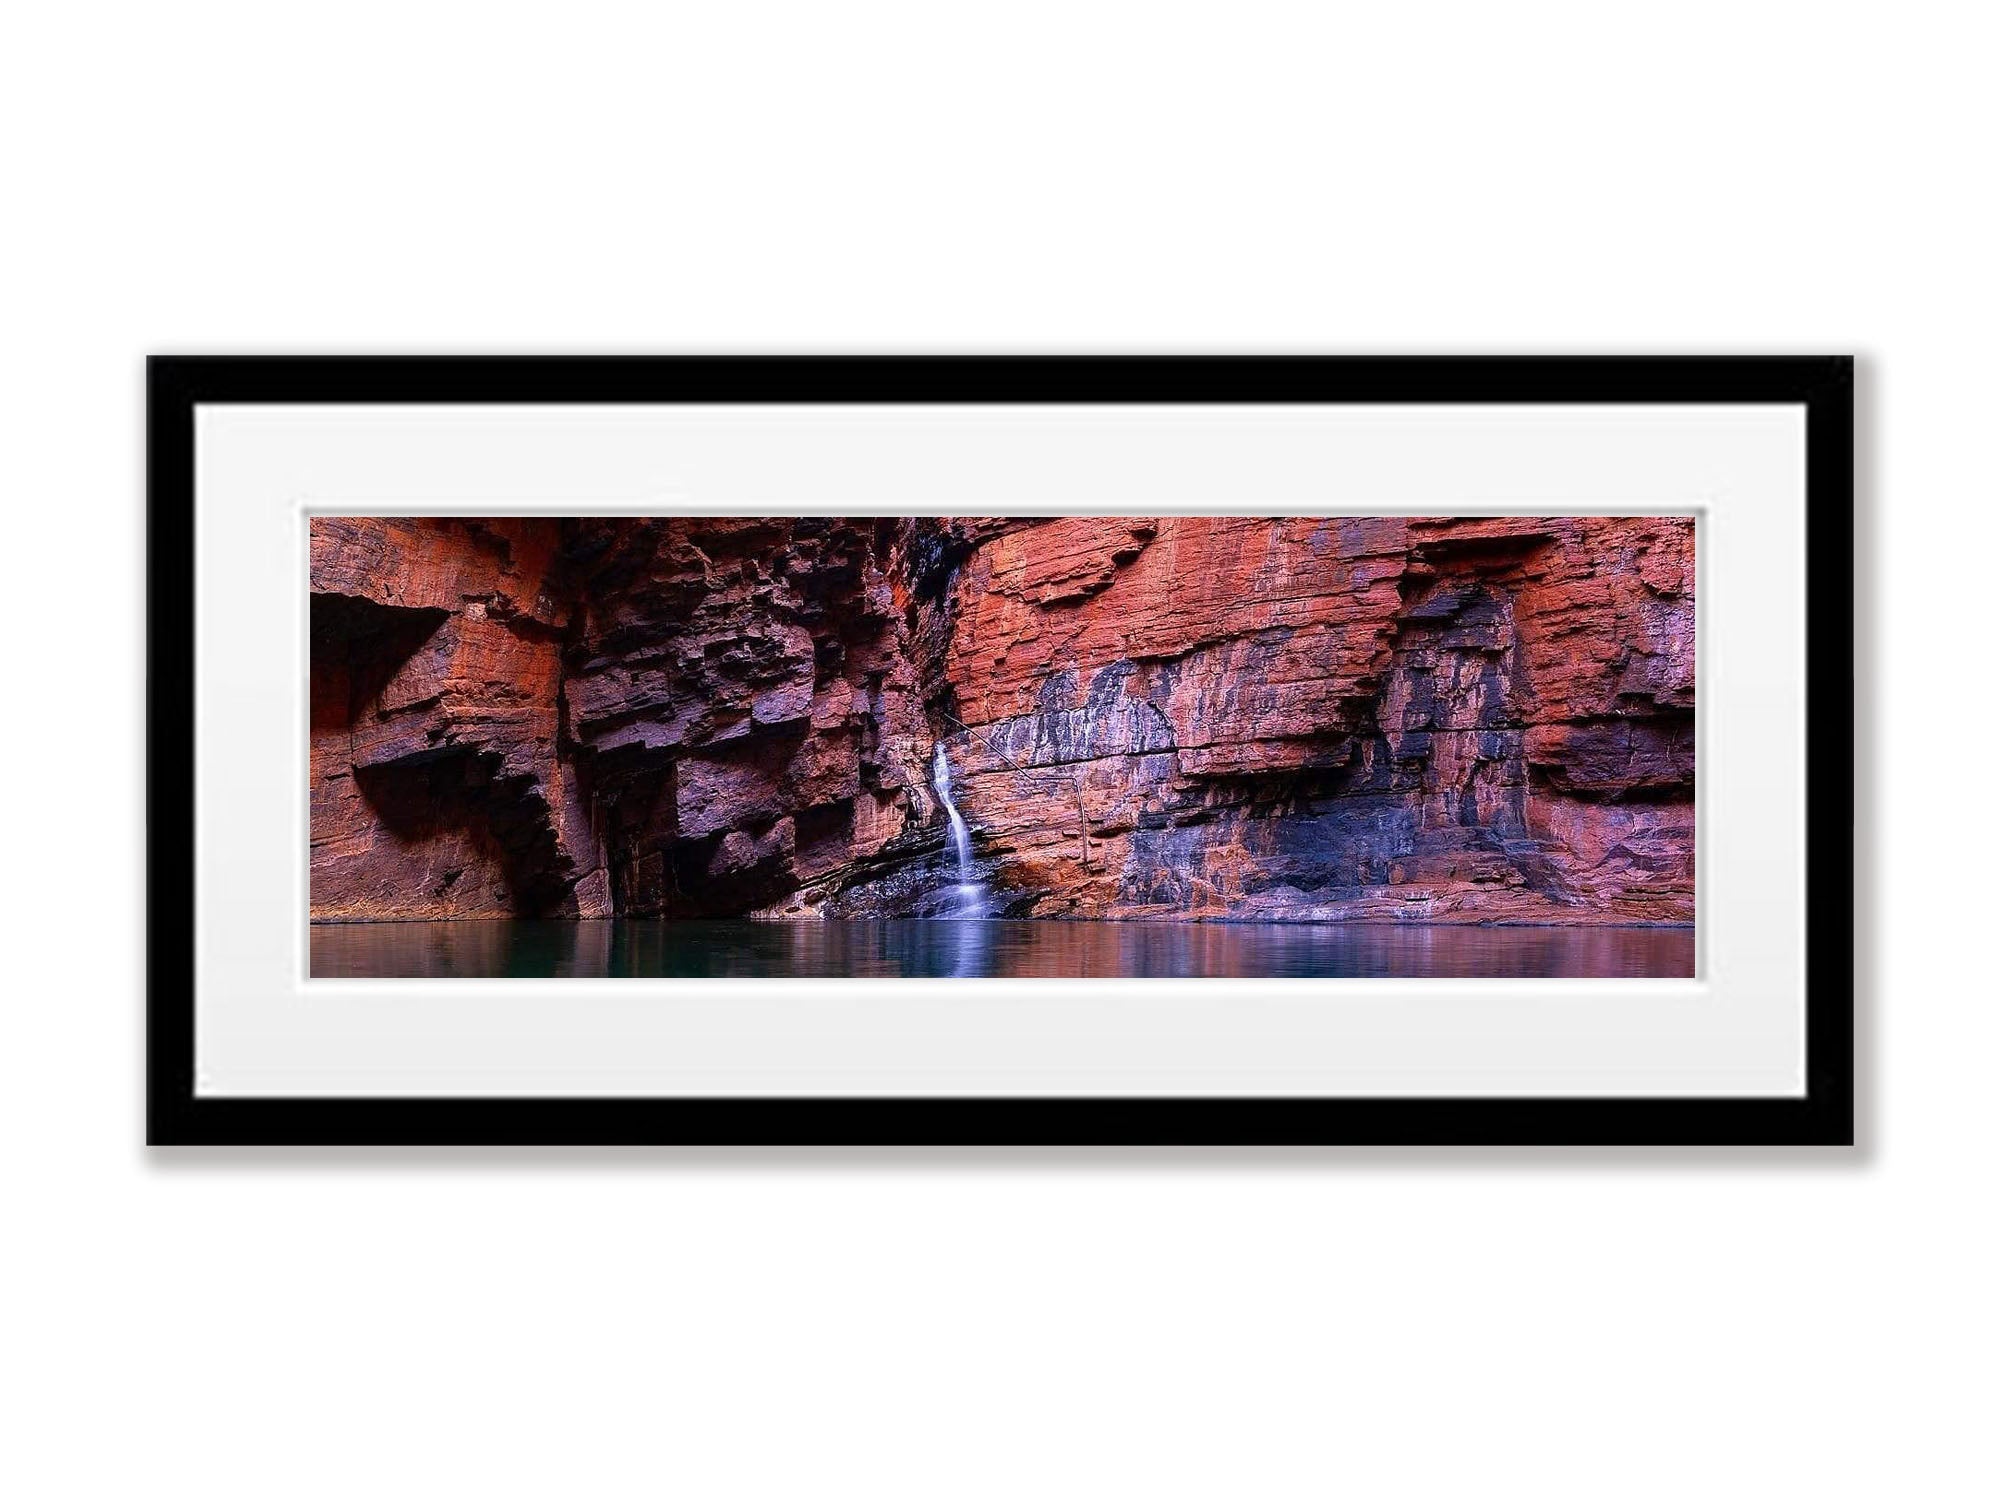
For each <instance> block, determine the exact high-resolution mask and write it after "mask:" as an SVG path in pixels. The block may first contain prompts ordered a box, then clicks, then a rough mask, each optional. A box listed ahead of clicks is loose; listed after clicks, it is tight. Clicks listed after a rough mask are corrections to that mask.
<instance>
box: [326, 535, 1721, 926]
mask: <svg viewBox="0 0 2000 1500" xmlns="http://www.w3.org/2000/svg"><path fill="white" fill-rule="evenodd" d="M312 590H313V597H312V632H313V640H312V766H311V774H312V778H313V803H312V844H313V885H312V903H313V915H314V916H315V918H317V919H370V918H395V917H402V918H415V917H449V916H474V915H504V914H529V915H554V916H580V917H589V916H604V915H612V914H621V915H632V916H660V917H677V916H713V915H734V914H745V913H758V914H766V915H794V916H808V917H809V916H815V915H838V916H882V915H921V914H930V913H933V912H936V911H939V910H941V909H942V908H941V907H940V904H939V903H940V902H942V901H947V900H949V899H950V898H951V892H952V887H953V885H954V882H955V879H956V876H955V873H954V872H953V871H952V870H951V869H950V863H951V855H950V854H949V853H948V851H947V850H946V849H945V847H944V845H945V837H944V829H945V821H946V820H945V817H944V813H943V810H942V808H941V805H940V803H939V800H938V797H937V795H936V792H935V790H934V789H933V788H932V786H931V785H930V782H929V772H928V767H929V764H930V759H931V755H932V752H933V747H934V745H935V744H937V743H938V742H940V741H941V742H942V743H943V745H944V747H945V752H946V754H947V756H948V757H949V759H950V763H951V766H952V770H953V774H954V788H953V791H954V797H955V800H956V802H957V805H958V807H959V809H960V810H961V811H962V813H963V814H964V816H965V818H966V820H967V821H968V823H969V824H970V827H971V830H972V837H973V845H974V849H975V852H976V855H977V859H978V862H979V866H980V869H979V874H980V877H981V879H982V881H983V882H984V884H985V886H986V888H987V889H988V891H989V892H990V893H991V901H992V903H993V910H994V911H995V912H996V914H1008V915H1021V916H1042V917H1119V918H1127V917H1130V918H1189V917H1195V918H1212V919H1245V920H1266V919H1298V920H1351V919H1363V920H1367V919H1384V920H1386V919H1394V920H1427V921H1514V922H1521V921H1532V922H1541V921H1560V922H1576V921H1597V922H1603V921H1615V922H1663V921H1664V922H1683V921H1689V920H1692V916H1693V878H1694V754H1695V748H1694V747H1695V735H1694V727H1695V718H1694V682H1695V678H1694V666H1695V653H1694V641H1695V636H1694V605H1695V599H1694V533H1693V523H1692V521H1691V520H1690V519H1688V518H1602V517H1559V518H1532V519H1528V518H1507V519H1488V520H1453V519H1437V518H1369V517H1347V518H1334V519H1310V518H1284V519H1272V518H1262V517H1191V516H1161V517H1151V518H1143V517H1077V518H1063V519H1052V520H1036V519H1024V518H973V519H967V518H950V519H939V518H918V519H914V520H913V519H908V518H904V519H854V518H841V519H833V518H793V519H762V518H708V519H701V518H684V517H683V518H671V519H654V520H637V519H619V520H588V519H586V520H560V521H558V520H517V521H497V520H496V521H445V520H379V519H321V520H316V521H315V522H314V526H313V537H312Z"/></svg>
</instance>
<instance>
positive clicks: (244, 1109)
mask: <svg viewBox="0 0 2000 1500" xmlns="http://www.w3.org/2000/svg"><path fill="white" fill-rule="evenodd" d="M1853 393H1854V367H1853V361H1852V359H1850V358H1847V357H1836V356H1807V357H1776V356H1741V357H1691V356H1681V357H1609V358H1606V357H1562V356H1546V357H1526V358H1515V357H1464V358H1461V357H1451V358H1444V357H1416V356H1412V357H1367V358H1349V357H1319V356H1301V357H1262V356H1259V357H1243V358H1227V357H1197V358H1181V357H1049V358H1044V357H983V356H966V357H897V356H880V357H832V356H829V357H796V358H794V357H785V358H771V357H747V356H746V357H662V358H652V357H610V358H600V357H589V358H499V357H486V358H461V357H422V358H374V357H335V358H322V357H282V358H269V357H178V356H175V357H156V358H154V359H152V360H150V361H148V365H147V505H148V535H147V574H148V598H147V624H148V640H147V706H146V712H147V763H148V770H147V799H146V806H147V813H146V838H147V860H146V864H147V924H148V926H147V985H148V989H147V1093H148V1097H147V1139H148V1141H149V1143H150V1144H152V1145H156V1146H176V1145H197V1144H272V1145H294V1144H298V1145H303V1144H348V1145H365V1144H385V1145H386V1144H399V1145H444V1144H491V1145H537V1144H550V1145H560V1144H577V1145H584V1144H593V1145H596V1144H615V1145H623V1144H632V1145H643V1144H685V1145H722V1144H740V1145H784V1146H808V1145H836V1144H839V1145H923V1144H935V1145H1017V1146H1028V1145H1049V1146H1058V1145H1093V1146H1126V1145H1131V1146H1144V1145H1205V1144H1214V1145H1380V1144H1397V1145H1453V1146H1464V1145H1650V1144H1658V1145H1716V1146H1728V1145H1827V1146H1844V1145H1851V1144H1852V1143H1853V1140H1854V934H1853V921H1854V897H1853V891H1854V880H1853V873H1854V832H1853V828H1854V822H1853V808H1854V801H1853V786H1854V684H1853V669H1854V394H1853ZM800 401H811V402H819V403H869V402H901V403H926V402H1024V401H1032V402H1038V403H1047V402H1063V403H1071V402H1073V403H1103V402H1121V403H1131V402H1195V403H1239V402H1286V403H1322V402H1325V403H1384V402H1425V403H1462V402H1479V403H1509V404H1511V403H1521V404H1534V403H1549V402H1561V403H1633V402H1644V403H1688V402H1699V403H1739V402H1741V403H1782V404H1787V405H1799V406H1802V407H1803V408H1804V410H1805V413H1806V485H1807V513H1808V522H1807V528H1806V535H1805V537H1804V538H1802V542H1801V544H1802V545H1803V546H1804V547H1805V549H1806V554H1807V596H1806V611H1807V641H1808V648H1807V649H1808V656H1807V664H1806V716H1807V744H1808V750H1807V765H1806V777H1807V791H1808V796H1807V807H1808V814H1807V828H1806V866H1807V869H1806V877H1805V878H1806V892H1805V900H1806V995H1807V1004H1806V1009H1807V1014H1806V1060H1807V1066H1806V1091H1805V1093H1804V1094H1803V1095H1802V1096H1784V1097H1768V1098H1539V1097H1538V1098H1527V1097H1504V1098H1486V1097H1481V1098H1397V1099H1384V1098H1365V1099H1363V1098H1144V1099H1117V1098H1032V1099H1030V1098H812V1099H772V1098H729V1099H716V1098H702V1099H693V1098H618V1099H612V1098H450V1099H445V1098H317V1097H316V1098H236V1097H226V1098H225V1097H205V1096H202V1095H200V1094H198V1093H197V1092H196V1087H195V999H196V997H195V926H194V916H195V912H194V901H195V882H194V879H193V860H194V847H195V843H194V831H195V802H194V792H195V759H194V756H195V739H194V669H195V662H194V623H195V596H194V587H195V584H194V577H195V574H194V547H195V538H194V515H195V510H194V499H195V496H194V484H195V473H194V458H195V451H194V450H195V414H196V408H197V407H198V406H200V405H204V404H214V403H273V402H312V403H337V402H370V403H404V402H407V403H437V402H471V403H478V402H531V403H576V402H593V403H688V402H694V403H701V402H800Z"/></svg>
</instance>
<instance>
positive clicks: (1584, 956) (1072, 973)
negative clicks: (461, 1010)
mask: <svg viewBox="0 0 2000 1500" xmlns="http://www.w3.org/2000/svg"><path fill="white" fill-rule="evenodd" d="M312 973H313V975H314V977H315V978H323V979H324V978H349V979H409V978H423V979H547V978H552V977H553V978H605V977H611V978H629V979H716V978H775V979H789V978H807V977H810V978H884V979H898V978H903V979H907V978H961V979H973V978H996V977H997V978H1018V979H1111V978H1127V977H1138V978H1204V979H1256V978H1345V979H1465V978H1483V979H1663V978H1686V977H1689V976H1691V975H1693V973H1694V929H1693V928H1691V927H1424V926H1417V925H1413V924H1398V925H1394V926H1388V925H1381V926H1377V925H1360V924H1347V925H1338V924H1320V925H1302V924H1294V923H1269V924H1257V925H1248V924H1243V925H1239V924H1223V923H1205V922H1202V923H1191V922H1005V921H897V922H741V921H736V922H630V921H614V922H511V921H493V922H378V923H360V924H343V925H330V926H316V927H314V928H313V929H312Z"/></svg>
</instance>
